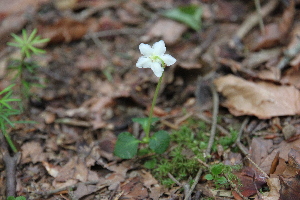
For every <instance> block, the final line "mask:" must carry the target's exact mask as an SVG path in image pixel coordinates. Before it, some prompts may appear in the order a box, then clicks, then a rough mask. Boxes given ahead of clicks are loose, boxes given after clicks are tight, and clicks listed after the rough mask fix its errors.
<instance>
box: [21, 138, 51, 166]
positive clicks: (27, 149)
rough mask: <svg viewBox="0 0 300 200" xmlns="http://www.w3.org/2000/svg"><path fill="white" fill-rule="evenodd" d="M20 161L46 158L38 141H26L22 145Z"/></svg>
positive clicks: (37, 160)
mask: <svg viewBox="0 0 300 200" xmlns="http://www.w3.org/2000/svg"><path fill="white" fill-rule="evenodd" d="M21 149H22V160H21V161H22V163H28V162H32V163H33V164H35V163H37V162H42V161H45V160H46V155H45V153H44V152H43V148H42V146H41V144H40V143H39V142H35V141H32V142H26V143H25V144H24V145H23V146H22V147H21Z"/></svg>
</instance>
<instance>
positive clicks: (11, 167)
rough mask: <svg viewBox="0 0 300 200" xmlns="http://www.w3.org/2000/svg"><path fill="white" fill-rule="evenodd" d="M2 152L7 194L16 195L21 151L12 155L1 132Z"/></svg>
mask: <svg viewBox="0 0 300 200" xmlns="http://www.w3.org/2000/svg"><path fill="white" fill-rule="evenodd" d="M0 143H1V146H0V148H1V152H2V155H3V161H4V164H5V170H6V196H7V197H8V196H16V169H17V164H18V161H19V160H20V158H21V153H20V152H18V153H16V154H14V155H13V156H11V155H10V154H9V150H8V148H9V147H8V145H7V143H6V140H5V138H4V136H3V134H2V133H0Z"/></svg>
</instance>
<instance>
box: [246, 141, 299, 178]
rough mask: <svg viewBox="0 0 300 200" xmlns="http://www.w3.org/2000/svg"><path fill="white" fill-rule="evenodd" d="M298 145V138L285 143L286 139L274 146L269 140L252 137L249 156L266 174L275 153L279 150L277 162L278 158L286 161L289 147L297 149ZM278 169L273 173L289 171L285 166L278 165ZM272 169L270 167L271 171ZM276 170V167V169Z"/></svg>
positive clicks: (268, 171)
mask: <svg viewBox="0 0 300 200" xmlns="http://www.w3.org/2000/svg"><path fill="white" fill-rule="evenodd" d="M299 146H300V140H296V141H293V142H289V143H287V142H286V141H284V140H283V141H282V142H281V143H280V144H278V145H276V146H274V145H273V142H272V141H271V140H266V139H262V138H253V140H252V143H251V146H250V152H249V153H250V158H251V159H252V160H253V161H254V162H255V163H256V164H257V165H258V166H259V167H260V168H261V169H262V170H263V171H264V172H265V173H267V174H269V173H270V169H271V166H272V162H273V161H274V158H276V155H277V153H278V152H279V164H280V162H281V161H280V158H281V159H283V160H284V161H288V159H289V153H290V151H291V149H293V148H294V149H297V148H298V147H299ZM280 168H281V169H280V170H279V169H278V171H275V172H274V173H275V174H278V173H279V172H282V171H283V170H284V172H283V173H291V172H288V171H287V169H286V167H285V166H282V164H281V165H280ZM273 170H274V169H273V168H272V171H273ZM276 170H277V169H276ZM294 173H295V169H294V170H293V174H294Z"/></svg>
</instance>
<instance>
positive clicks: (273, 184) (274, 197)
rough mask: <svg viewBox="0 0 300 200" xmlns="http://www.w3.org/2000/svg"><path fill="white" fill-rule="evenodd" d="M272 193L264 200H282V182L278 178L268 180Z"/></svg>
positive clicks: (264, 197)
mask: <svg viewBox="0 0 300 200" xmlns="http://www.w3.org/2000/svg"><path fill="white" fill-rule="evenodd" d="M267 183H268V186H269V189H270V192H269V193H268V196H263V197H262V199H263V200H278V199H280V194H279V191H280V189H281V186H280V182H279V179H278V178H269V179H268V180H267Z"/></svg>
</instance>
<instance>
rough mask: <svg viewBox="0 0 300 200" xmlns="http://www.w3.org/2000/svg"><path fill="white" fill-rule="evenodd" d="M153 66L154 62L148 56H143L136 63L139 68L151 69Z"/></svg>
mask: <svg viewBox="0 0 300 200" xmlns="http://www.w3.org/2000/svg"><path fill="white" fill-rule="evenodd" d="M151 64H152V61H151V59H150V58H148V57H146V56H141V57H140V58H139V59H138V61H137V62H136V66H137V67H138V68H150V67H151Z"/></svg>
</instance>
